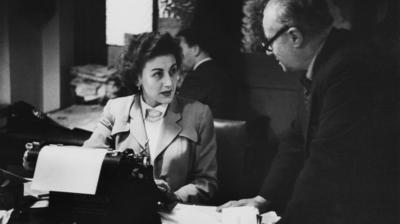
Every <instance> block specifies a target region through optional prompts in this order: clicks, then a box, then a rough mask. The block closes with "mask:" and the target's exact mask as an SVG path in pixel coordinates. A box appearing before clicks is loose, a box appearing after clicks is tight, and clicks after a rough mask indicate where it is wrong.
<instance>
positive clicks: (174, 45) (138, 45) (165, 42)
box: [119, 32, 182, 92]
mask: <svg viewBox="0 0 400 224" xmlns="http://www.w3.org/2000/svg"><path fill="white" fill-rule="evenodd" d="M164 55H173V56H174V57H175V60H176V64H177V66H178V68H179V67H180V66H181V62H182V55H181V48H180V47H179V42H178V41H177V40H176V39H174V38H173V37H171V35H169V34H168V33H165V34H160V33H157V32H150V33H142V34H139V35H133V36H132V37H131V39H130V41H129V44H128V45H127V46H125V49H124V52H123V54H122V57H121V60H120V64H119V72H120V75H121V77H122V79H123V81H124V84H125V85H127V87H128V88H135V87H136V84H137V81H138V79H139V76H140V75H141V73H142V71H143V68H144V66H145V64H146V63H147V62H148V61H149V60H151V59H153V58H155V57H158V56H164ZM129 90H132V89H129ZM132 91H133V92H137V90H136V89H133V90H132Z"/></svg>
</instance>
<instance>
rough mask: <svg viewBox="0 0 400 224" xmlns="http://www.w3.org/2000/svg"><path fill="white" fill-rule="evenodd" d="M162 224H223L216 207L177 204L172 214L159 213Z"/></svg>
mask: <svg viewBox="0 0 400 224" xmlns="http://www.w3.org/2000/svg"><path fill="white" fill-rule="evenodd" d="M159 214H160V215H161V222H162V224H184V223H190V224H204V223H207V224H221V223H222V215H221V213H219V212H217V207H215V206H200V205H186V204H177V205H176V206H175V208H174V209H173V210H172V211H171V212H170V213H167V212H159Z"/></svg>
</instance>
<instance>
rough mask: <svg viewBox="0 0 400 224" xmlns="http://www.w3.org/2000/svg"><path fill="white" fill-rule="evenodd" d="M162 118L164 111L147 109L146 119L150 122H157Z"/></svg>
mask: <svg viewBox="0 0 400 224" xmlns="http://www.w3.org/2000/svg"><path fill="white" fill-rule="evenodd" d="M161 118H162V112H161V111H158V110H156V109H146V117H145V119H146V120H147V121H150V122H156V121H158V120H160V119H161Z"/></svg>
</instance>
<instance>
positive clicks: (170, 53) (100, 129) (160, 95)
mask: <svg viewBox="0 0 400 224" xmlns="http://www.w3.org/2000/svg"><path fill="white" fill-rule="evenodd" d="M122 60H123V62H122V71H121V75H122V76H123V77H126V78H128V79H130V80H131V81H133V83H135V85H132V87H136V88H137V90H138V93H137V94H134V95H130V96H127V97H120V98H116V99H112V100H109V101H108V103H107V105H106V106H105V108H104V112H103V115H102V118H101V120H100V122H99V124H98V126H97V128H96V129H95V130H94V132H93V134H92V136H91V137H90V138H89V139H88V140H87V141H86V142H85V143H84V146H86V147H95V148H111V149H114V150H118V151H123V150H125V149H127V148H131V149H133V150H134V152H135V153H143V152H148V153H149V155H150V160H151V163H152V164H153V166H154V178H155V182H156V184H157V186H158V187H159V188H160V189H162V190H164V191H170V192H173V193H174V194H175V195H176V197H177V198H178V200H179V201H181V202H184V203H205V202H207V201H208V200H209V199H210V198H211V197H212V196H213V194H214V192H215V190H216V188H217V179H216V174H217V163H216V141H215V134H214V127H213V118H212V115H211V112H210V109H209V108H208V106H206V105H203V104H201V103H199V102H196V101H192V100H188V99H184V98H180V97H178V96H176V95H175V90H176V85H177V80H178V75H179V74H178V73H179V67H180V65H181V50H180V48H179V44H178V43H177V42H176V41H175V40H174V39H173V38H172V37H171V36H170V35H169V34H164V35H161V34H158V33H145V34H142V35H140V36H138V38H135V39H132V40H131V42H130V43H129V46H128V49H127V51H126V52H125V54H124V55H123V58H122Z"/></svg>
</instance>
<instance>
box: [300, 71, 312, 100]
mask: <svg viewBox="0 0 400 224" xmlns="http://www.w3.org/2000/svg"><path fill="white" fill-rule="evenodd" d="M300 82H301V84H302V85H303V87H304V92H303V94H304V101H305V103H306V106H308V105H309V103H310V91H311V80H310V79H308V78H307V77H306V76H305V74H304V75H302V76H301V78H300Z"/></svg>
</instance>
